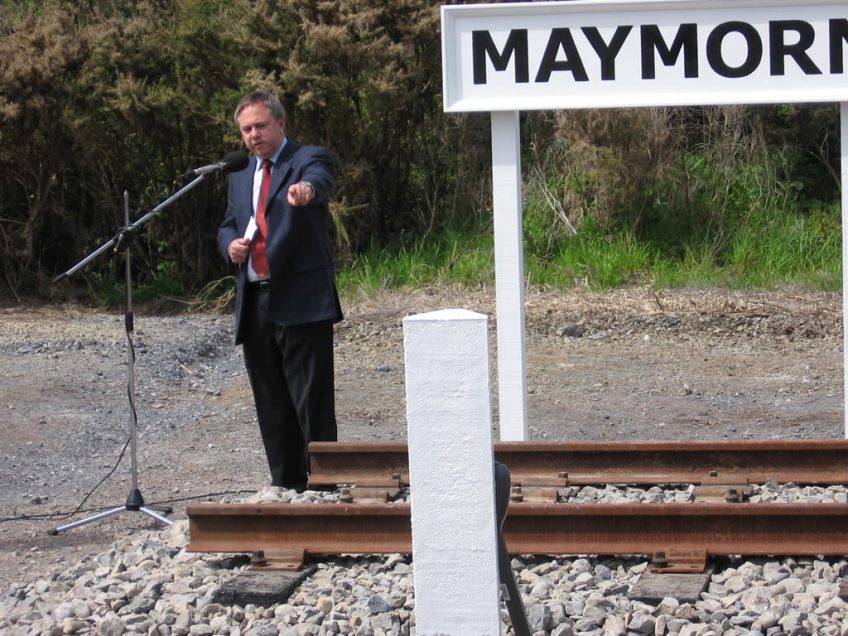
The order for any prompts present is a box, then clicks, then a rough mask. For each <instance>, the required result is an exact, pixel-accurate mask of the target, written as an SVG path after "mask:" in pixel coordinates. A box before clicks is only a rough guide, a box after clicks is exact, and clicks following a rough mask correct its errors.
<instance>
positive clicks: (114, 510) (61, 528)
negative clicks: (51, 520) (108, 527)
mask: <svg viewBox="0 0 848 636" xmlns="http://www.w3.org/2000/svg"><path fill="white" fill-rule="evenodd" d="M126 509H127V507H126V506H119V507H118V508H112V510H107V511H105V512H101V513H99V514H96V515H92V516H91V517H86V518H85V519H80V520H79V521H74V522H73V523H68V524H66V525H64V526H59V527H58V528H54V529H53V530H51V531H50V534H59V533H60V532H64V531H65V530H70V529H71V528H78V527H80V526H84V525H85V524H87V523H92V522H94V521H99V520H100V519H105V518H106V517H111V516H112V515H116V514H118V513H119V512H124V511H125V510H126Z"/></svg>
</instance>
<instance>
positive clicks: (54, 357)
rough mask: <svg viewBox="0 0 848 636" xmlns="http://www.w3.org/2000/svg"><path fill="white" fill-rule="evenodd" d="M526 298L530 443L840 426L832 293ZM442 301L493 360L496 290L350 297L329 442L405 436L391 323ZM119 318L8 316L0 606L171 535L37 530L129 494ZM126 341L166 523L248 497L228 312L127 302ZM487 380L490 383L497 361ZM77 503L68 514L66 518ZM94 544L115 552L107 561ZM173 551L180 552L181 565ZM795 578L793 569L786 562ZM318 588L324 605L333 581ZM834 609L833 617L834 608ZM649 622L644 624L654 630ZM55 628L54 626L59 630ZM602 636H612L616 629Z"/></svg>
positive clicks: (826, 565)
mask: <svg viewBox="0 0 848 636" xmlns="http://www.w3.org/2000/svg"><path fill="white" fill-rule="evenodd" d="M526 301H527V302H526V307H527V334H528V337H527V358H528V390H529V397H528V408H529V418H528V419H529V434H530V438H532V439H565V440H569V439H574V440H578V439H579V440H592V439H598V440H600V439H737V438H739V439H741V438H745V439H752V438H786V439H792V438H839V437H843V435H844V420H843V398H842V322H841V297H840V296H837V295H832V294H820V293H810V292H805V291H803V290H795V289H787V290H778V291H773V292H762V293H759V292H758V293H739V292H726V291H721V290H708V291H698V290H686V291H679V292H665V293H653V292H650V291H647V290H642V289H630V290H620V291H616V292H611V293H605V294H594V293H590V292H585V291H575V292H568V293H564V294H563V293H553V292H546V291H533V292H528V294H527V299H526ZM445 307H462V308H466V309H471V310H474V311H480V312H482V313H485V314H488V315H490V316H492V317H493V321H492V322H493V324H492V329H491V333H492V348H491V350H492V352H493V355H494V352H495V343H494V327H495V325H494V297H493V294H492V293H491V291H489V290H475V291H472V292H469V291H467V290H455V289H444V288H442V289H426V290H416V291H414V292H409V293H398V292H395V293H391V294H385V295H383V296H380V297H379V298H375V299H371V300H368V301H362V302H349V303H347V304H346V313H347V319H346V320H345V321H344V322H342V323H341V324H340V325H338V327H337V331H336V358H337V359H336V367H337V403H338V414H339V432H340V438H341V439H345V440H371V439H373V440H378V439H379V440H384V439H403V438H404V437H405V434H406V431H405V418H404V394H403V346H402V319H403V317H404V316H405V315H409V314H413V313H419V312H422V311H428V310H432V309H438V308H445ZM123 323H124V320H123V316H122V315H121V314H120V313H100V312H90V311H87V310H83V309H79V308H73V307H63V308H59V309H57V308H22V307H13V308H7V309H5V310H0V361H2V367H1V368H2V371H0V408H2V409H3V412H4V413H5V414H6V416H5V418H4V420H3V422H2V425H3V428H4V432H5V433H6V434H5V435H4V436H3V437H2V441H0V445H2V451H0V452H2V455H3V458H4V459H3V462H2V463H0V483H2V490H0V511H2V512H0V517H2V518H3V519H4V522H3V525H2V526H0V527H2V529H3V534H2V536H0V593H2V592H3V591H4V590H6V589H9V590H10V593H12V594H13V596H12V597H9V598H16V596H15V595H20V594H21V590H33V589H34V587H33V586H35V585H36V584H37V582H38V581H42V584H41V585H42V587H43V586H44V585H45V584H44V583H43V581H44V579H43V578H40V577H44V576H46V575H48V574H49V576H48V580H52V581H53V582H54V583H55V582H56V581H57V580H61V579H63V576H62V573H71V576H74V577H79V576H81V574H80V571H81V569H82V570H85V571H89V569H91V570H93V569H96V568H97V567H101V568H103V567H109V568H110V572H111V571H112V570H113V569H114V563H115V562H116V560H120V558H121V557H119V556H114V552H115V550H116V549H117V548H115V546H114V545H113V544H116V542H117V544H118V545H121V546H123V547H122V548H120V550H139V549H141V548H140V547H139V545H140V544H149V543H157V542H163V543H168V542H169V541H171V539H172V538H173V537H172V534H173V533H172V532H171V531H169V530H161V529H160V526H159V524H158V522H155V521H153V520H151V519H150V518H149V517H147V516H146V515H143V514H141V513H137V512H126V513H122V514H119V515H116V516H114V517H110V518H109V519H106V520H101V521H97V522H94V523H91V524H88V525H85V526H82V527H79V528H74V529H71V530H68V531H66V532H62V533H60V534H59V535H57V536H51V535H50V534H49V531H50V530H52V529H53V528H55V527H56V526H58V525H61V524H63V523H67V522H68V521H69V520H71V519H79V518H84V517H86V516H87V515H90V514H93V513H94V511H95V510H100V509H103V508H104V507H106V508H111V507H115V506H120V505H122V504H123V503H124V501H125V499H126V497H127V494H128V492H129V489H130V487H131V483H130V468H129V458H128V454H129V451H127V453H126V454H125V455H124V456H123V459H122V460H121V461H120V463H119V464H118V465H117V466H116V462H117V460H118V457H119V456H120V454H121V450H122V448H123V446H124V444H125V443H126V441H127V431H128V429H129V421H130V419H131V417H130V409H129V400H128V382H127V368H128V365H127V344H126V339H125V333H124V328H123ZM133 341H134V350H135V355H136V362H135V365H134V370H135V378H134V383H133V388H134V391H133V392H132V393H133V395H134V397H135V400H134V402H135V410H136V413H137V417H138V431H139V434H138V477H139V487H140V490H141V492H142V494H143V495H144V497H145V500H146V501H147V503H148V504H159V503H161V504H163V505H168V506H170V507H172V508H173V513H172V515H171V516H172V517H173V518H175V519H177V520H182V519H184V518H185V515H184V510H185V503H186V501H198V500H203V499H211V500H218V499H220V498H221V497H241V496H244V497H247V496H249V495H250V494H252V493H256V492H257V491H258V490H260V489H262V488H263V487H264V486H265V485H266V483H267V480H268V478H267V475H266V468H265V465H264V456H263V453H262V451H261V446H260V441H259V437H258V432H257V430H256V425H255V421H254V418H253V407H252V402H251V397H250V391H249V388H248V386H247V383H246V378H245V375H244V371H243V367H242V361H241V358H240V351H239V350H238V349H237V348H236V347H234V346H233V345H232V319H231V317H230V316H229V315H228V314H224V315H221V314H217V313H211V312H202V311H195V312H190V313H181V314H179V315H170V316H161V315H160V316H153V315H146V314H145V313H144V312H143V311H137V312H136V316H135V331H134V334H133ZM492 377H493V381H495V380H496V374H495V372H494V370H493V376H492ZM496 405H497V403H496V401H495V402H494V406H495V407H496ZM495 410H496V408H495ZM110 471H112V472H110ZM101 480H103V483H102V485H100V486H99V487H97V488H96V490H95V491H94V493H93V494H92V495H91V496H90V497H88V498H87V499H86V495H87V494H88V493H89V492H90V491H91V490H92V489H95V487H96V486H97V485H98V483H99V482H101ZM220 493H229V494H226V495H224V494H220ZM78 507H80V510H79V511H78V512H77V513H76V514H75V515H73V516H72V517H67V518H63V515H65V514H67V513H70V512H72V511H74V510H76V509H77V508H78ZM23 517H25V519H21V518H23ZM9 519H11V520H9ZM175 532H177V533H179V529H178V530H177V531H175ZM163 537H164V538H163ZM168 537H171V538H168ZM168 545H171V546H172V547H171V548H168V549H167V550H166V552H170V551H172V549H173V545H175V544H174V543H173V541H171V543H168ZM176 545H178V544H176ZM104 551H105V552H111V553H112V554H113V556H112V557H109V558H107V557H103V554H104ZM179 554H181V553H178V554H177V557H175V558H183V559H185V558H188V557H185V556H183V557H179ZM127 558H129V557H127ZM169 558H171V557H169ZM104 559H106V560H107V561H108V563H109V565H108V566H107V565H103V563H102V562H103V560H104ZM189 561H190V563H193V564H194V565H191V566H187V567H189V569H191V568H199V569H203V568H210V567H213V566H214V560H213V562H212V565H211V566H210V565H209V563H208V562H207V560H206V559H203V558H200V557H197V556H191V557H190V559H189ZM378 561H379V563H380V565H379V566H374V563H373V562H372V561H369V560H367V559H365V560H364V561H363V563H365V565H364V566H363V565H361V563H360V562H358V561H357V562H356V563H360V564H359V565H354V564H352V565H351V567H364V568H365V570H366V571H370V570H373V569H378V570H379V569H380V568H385V569H387V571H389V572H394V571H395V570H396V569H397V568H398V567H400V568H401V569H403V567H401V565H400V564H401V563H405V560H404V559H396V560H393V561H390V562H389V564H388V565H387V564H386V561H385V560H378ZM566 562H568V563H570V564H572V565H571V566H566ZM574 562H575V561H574V560H573V559H572V560H568V559H560V560H559V561H555V563H556V567H555V568H554V570H555V571H557V572H560V573H562V574H561V576H560V575H555V576H560V578H562V579H563V580H567V579H568V576H569V575H568V574H567V572H570V571H571V570H570V568H571V567H572V566H573V563H574ZM545 563H549V562H547V561H546V562H545ZM527 565H528V568H529V570H528V571H530V570H532V569H533V568H538V567H542V569H547V568H548V567H549V566H546V565H544V563H542V562H534V561H532V560H531V561H530V562H529V564H527ZM598 565H599V564H598V563H597V562H590V569H592V570H593V572H594V571H595V569H596V568H597V566H598ZM337 567H341V570H344V568H345V567H346V566H345V565H344V564H343V565H342V566H337V565H335V564H332V563H327V564H324V566H323V567H322V570H333V571H335V570H334V568H337ZM582 567H583V566H582V565H581V566H579V568H582ZM605 567H607V568H608V569H610V570H611V571H613V572H619V571H622V572H624V573H625V575H622V576H624V577H625V578H624V579H622V580H626V577H627V576H631V575H629V574H626V573H627V572H630V571H631V569H632V568H633V567H636V568H637V569H639V568H640V567H642V566H640V565H639V564H638V563H630V562H629V561H627V560H623V561H617V562H615V563H613V566H610V565H609V564H608V565H606V566H605ZM758 567H759V568H760V570H762V568H763V567H764V565H763V564H762V563H760V564H758ZM769 567H770V568H774V567H777V568H781V567H788V566H786V564H785V563H778V565H770V566H769ZM793 567H794V566H793ZM803 567H804V568H807V569H806V570H805V572H806V574H804V576H808V575H809V577H812V578H810V580H811V581H812V580H814V579H815V577H819V578H821V577H824V578H825V579H828V580H830V582H831V583H833V584H834V585H836V582H837V579H839V578H840V577H841V576H842V575H843V574H844V570H845V564H844V563H843V562H841V561H837V562H822V563H818V562H812V561H810V562H809V563H808V562H807V561H804V564H803ZM579 568H578V569H579ZM816 568H818V569H816ZM213 569H214V567H213ZM825 570H826V571H825ZM519 571H520V572H521V571H523V569H520V570H519ZM790 571H791V572H792V573H791V574H790V575H789V576H792V577H794V576H795V574H794V569H791V570H790ZM631 574H632V573H631ZM104 576H105V575H104ZM352 576H354V575H353V574H350V575H349V577H352ZM527 576H530V575H529V574H528V575H527ZM546 576H547V574H546ZM575 576H576V575H575ZM593 576H595V575H593ZM809 577H808V578H809ZM342 578H344V577H343V576H342ZM531 578H532V577H531ZM583 578H584V579H585V578H586V577H583ZM613 578H615V577H613ZM831 579H832V580H831ZM557 580H559V579H557ZM599 580H600V579H599ZM816 580H817V579H816ZM13 582H15V584H14V585H13ZM619 584H621V585H624V584H625V583H623V582H619ZM26 585H29V586H30V587H26ZM51 585H52V584H51ZM310 585H312V584H310ZM333 585H335V583H334V584H333ZM752 585H754V584H753V583H752ZM757 585H758V584H757ZM805 585H806V584H805ZM22 586H24V587H22ZM47 587H48V588H49V587H50V586H49V585H48V586H47ZM588 587H589V588H591V587H592V586H591V585H589V586H588ZM754 587H756V585H754ZM331 588H332V586H331ZM527 589H528V591H529V590H530V588H529V587H528V588H527ZM45 593H46V594H53V596H52V597H51V598H53V597H55V594H54V593H53V592H50V591H49V590H46V591H45ZM327 593H329V594H330V596H331V597H332V596H333V594H337V593H338V592H332V591H331V592H327ZM805 593H806V592H805ZM27 594H29V592H25V593H24V596H27ZM310 598H311V597H310ZM381 598H383V597H381ZM837 598H838V597H837ZM296 600H297V599H295V601H296ZM301 600H303V601H304V602H305V599H301ZM383 600H386V599H385V598H383ZM737 600H738V599H737ZM827 600H828V601H829V599H827ZM311 601H316V599H314V598H311ZM311 601H310V602H311ZM820 601H821V599H820V598H819V601H818V602H820ZM316 602H317V601H316ZM387 602H388V601H387ZM393 602H394V601H393ZM734 602H735V601H734ZM404 603H406V604H407V605H409V604H410V603H411V601H410V599H409V598H407V600H405V601H404ZM834 604H837V603H836V602H834ZM790 606H791V603H789V605H788V606H787V607H790ZM404 607H405V606H404V604H403V603H402V604H401V605H400V606H399V607H398V608H390V609H392V612H387V614H388V615H396V617H399V616H401V615H402V611H407V612H408V608H407V609H406V610H404ZM2 608H3V606H0V614H2ZM53 609H55V608H53ZM549 609H550V608H549ZM572 609H573V608H572ZM395 610H396V611H395ZM831 610H832V611H831V612H830V614H831V616H841V614H839V613H838V612H836V611H835V610H834V609H833V608H831ZM45 611H46V612H47V613H48V614H50V613H51V612H52V610H45ZM286 611H288V610H286ZM296 611H299V610H297V609H292V610H291V612H296ZM538 611H541V610H538ZM554 611H555V614H556V615H557V616H559V614H558V613H557V612H559V610H554ZM563 611H565V613H566V614H568V615H569V616H573V614H569V613H568V611H567V609H566V610H563ZM787 611H789V610H787ZM840 611H841V610H840ZM542 613H543V614H544V612H542ZM625 614H626V613H625ZM630 615H631V616H632V615H633V611H632V610H631V612H630ZM784 615H785V614H784ZM369 616H370V615H369ZM64 618H70V617H64ZM64 618H63V620H64ZM254 618H255V617H254ZM348 618H349V617H348ZM348 618H338V620H339V621H343V620H348ZM372 618H373V616H372ZM379 618H380V620H383V618H385V617H383V616H380V617H379ZM796 618H797V617H796ZM79 620H82V621H83V622H85V619H79ZM255 620H260V621H264V620H266V617H264V615H263V616H262V618H259V619H255ZM286 620H294V619H286ZM385 620H388V621H389V622H390V623H392V622H393V621H394V619H391V618H386V619H385ZM657 620H658V619H657V617H656V616H655V617H654V625H655V624H656V621H657ZM728 620H729V619H728ZM834 620H835V619H834ZM373 622H374V621H371V619H370V618H369V621H367V623H368V625H365V622H364V621H360V624H359V627H358V629H360V630H361V631H360V632H355V633H363V634H364V633H369V632H368V631H367V630H368V629H372V631H373V629H374V627H373V626H371V623H373ZM543 622H544V620H543ZM566 622H567V621H566ZM571 623H572V624H576V623H575V622H574V621H571ZM801 623H803V621H802V620H801V619H799V620H798V624H799V625H801ZM56 624H58V625H59V626H60V627H59V628H60V629H62V627H61V621H59V622H58V623H56ZM375 624H376V623H375ZM561 624H564V623H561ZM699 624H701V625H702V626H703V625H704V624H705V623H703V621H702V622H701V623H699ZM718 624H720V622H719V623H718ZM839 624H841V623H839V621H835V622H834V625H837V627H831V628H829V629H836V630H837V631H834V632H833V633H840V631H838V630H839V629H840V628H839V627H838V625H839ZM251 625H253V623H251ZM281 625H282V623H281ZM286 625H289V626H294V625H296V623H292V622H289V623H286ZM407 625H408V623H407ZM740 625H741V623H740ZM751 625H752V623H751V622H749V623H748V624H747V628H746V629H749V631H750V627H751ZM254 627H255V626H254ZM278 627H279V626H278ZM771 627H774V625H773V626H771ZM124 628H125V629H126V625H124ZM292 628H293V627H292ZM80 629H82V628H80ZM229 629H230V628H229V627H228V628H227V630H229ZM275 629H278V628H275ZM380 629H382V628H380ZM407 629H408V627H407ZM552 629H554V628H552ZM842 629H844V628H842ZM135 631H138V630H135ZM145 631H146V630H145ZM384 631H385V630H384ZM608 631H609V632H610V633H617V632H616V631H615V630H614V629H612V627H611V628H610V630H608ZM631 631H632V630H631ZM678 631H679V630H678ZM766 631H768V629H766ZM766 631H763V633H766ZM790 631H791V630H790ZM790 631H787V632H786V633H790ZM33 633H37V632H33ZM157 633H158V632H157ZM173 633H178V632H176V631H175V632H173ZM193 633H196V630H195V632H193ZM210 633H215V632H210ZM257 633H258V632H257ZM268 633H271V632H268ZM273 633H276V632H273ZM292 633H319V632H309V631H297V632H292ZM321 633H323V632H321ZM326 633H332V632H329V631H328V632H326ZM351 633H354V632H351ZM375 633H379V632H375ZM385 633H395V632H391V631H385ZM396 633H402V632H396ZM543 633H557V634H558V635H559V634H564V633H566V632H562V631H560V632H555V631H551V630H547V629H546V630H545V631H543ZM586 633H592V632H591V631H587V632H586ZM599 633H600V632H599ZM622 633H623V632H622ZM640 633H646V632H640ZM660 633H666V632H660ZM681 633H682V632H681ZM690 633H693V634H694V633H708V632H698V631H692V632H690ZM709 633H712V632H709ZM716 633H721V632H720V631H719V632H716ZM739 633H745V632H739ZM768 633H770V634H771V633H779V632H776V631H768ZM792 633H796V632H792ZM797 633H803V632H797ZM809 633H818V632H809ZM821 633H830V632H829V631H828V632H821ZM841 633H845V632H844V631H843V632H841Z"/></svg>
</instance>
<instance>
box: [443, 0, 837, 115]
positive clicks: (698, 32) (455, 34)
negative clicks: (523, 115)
mask: <svg viewBox="0 0 848 636" xmlns="http://www.w3.org/2000/svg"><path fill="white" fill-rule="evenodd" d="M442 30H443V32H442V55H443V67H442V68H443V73H444V77H443V79H444V108H445V111H447V112H467V111H504V110H555V109H565V108H603V107H632V106H661V105H662V106H675V105H678V106H679V105H692V104H701V105H703V104H754V103H784V102H840V101H846V100H848V81H846V63H848V3H846V2H845V0H814V1H813V2H811V3H805V2H798V1H797V0H792V1H789V0H738V1H737V0H730V1H728V0H705V1H700V2H699V1H692V0H690V1H686V0H653V1H651V2H645V1H639V2H636V1H633V0H616V1H609V0H573V1H571V2H532V3H503V4H482V5H453V6H443V7H442Z"/></svg>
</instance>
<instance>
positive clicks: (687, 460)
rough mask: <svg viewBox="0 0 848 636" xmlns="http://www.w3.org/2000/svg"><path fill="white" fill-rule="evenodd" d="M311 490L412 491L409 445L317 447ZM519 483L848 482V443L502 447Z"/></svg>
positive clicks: (312, 452)
mask: <svg viewBox="0 0 848 636" xmlns="http://www.w3.org/2000/svg"><path fill="white" fill-rule="evenodd" d="M309 456H310V467H311V474H310V478H309V481H310V483H311V484H313V485H330V484H355V485H357V486H385V485H395V486H400V487H404V486H408V485H409V465H408V461H407V458H408V455H407V446H406V443H405V442H313V443H311V444H310V445H309ZM495 458H496V459H497V460H499V461H501V462H503V463H504V464H506V465H507V466H508V467H509V471H510V474H511V476H512V483H513V484H524V485H550V484H560V485H577V486H580V485H589V484H593V485H594V484H632V485H645V484H695V485H700V484H744V483H750V484H754V483H765V482H766V481H768V480H770V479H771V480H774V481H777V482H779V483H787V482H794V483H798V484H841V483H848V440H844V439H826V440H822V439H819V440H797V441H795V440H793V441H787V440H728V441H724V440H722V441H698V442H690V441H653V442H639V441H602V442H535V441H533V442H496V443H495Z"/></svg>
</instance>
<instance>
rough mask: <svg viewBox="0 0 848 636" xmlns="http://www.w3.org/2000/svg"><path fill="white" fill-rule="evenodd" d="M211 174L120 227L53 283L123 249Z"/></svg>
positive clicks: (191, 182) (185, 186) (198, 179)
mask: <svg viewBox="0 0 848 636" xmlns="http://www.w3.org/2000/svg"><path fill="white" fill-rule="evenodd" d="M209 174H211V173H204V174H201V175H199V176H198V177H197V178H195V179H193V180H192V181H189V182H188V183H187V184H185V185H184V186H183V187H182V188H180V189H179V190H177V191H176V192H174V193H173V194H172V195H171V196H169V197H168V198H167V199H165V200H164V201H162V202H161V203H159V204H158V205H157V206H156V207H155V208H153V209H151V210H149V211H148V212H145V213H144V214H143V215H142V216H140V217H139V218H138V219H137V220H135V221H134V222H133V223H131V224H130V225H128V226H126V227H122V228H120V229H119V230H118V232H117V233H116V234H115V236H113V237H112V238H111V239H109V240H108V241H106V242H105V243H104V244H103V245H101V246H100V247H98V248H97V249H96V250H94V251H93V252H92V253H91V254H89V255H88V256H86V257H85V258H84V259H82V260H81V261H80V262H79V263H77V264H76V265H74V266H73V267H71V268H70V269H69V270H67V271H66V272H63V273H61V274H59V275H58V276H57V277H56V278H54V279H53V283H54V284H55V283H58V282H59V281H60V280H62V279H64V278H68V277H69V276H72V275H73V274H75V273H76V272H78V271H79V270H81V269H82V268H83V267H85V266H86V265H88V263H90V262H91V261H92V260H94V259H95V258H97V257H98V256H100V255H101V254H102V253H103V252H105V251H107V250H108V249H109V248H111V247H113V246H114V249H115V251H116V252H117V251H120V250H121V249H123V248H124V247H125V246H126V245H128V244H129V242H130V241H131V240H132V237H133V234H134V232H135V231H136V230H137V229H138V228H140V227H141V226H142V225H144V224H145V223H147V222H148V221H149V220H150V219H151V218H153V216H154V215H155V214H156V213H157V212H160V211H161V210H163V209H164V208H166V207H167V206H168V205H170V204H171V203H173V202H174V201H176V200H177V199H179V198H180V197H181V196H182V195H184V194H185V193H186V192H188V191H189V190H191V189H192V188H194V187H195V186H197V185H199V184H200V182H201V181H203V180H204V179H205V178H206V177H207V176H208V175H209Z"/></svg>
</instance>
